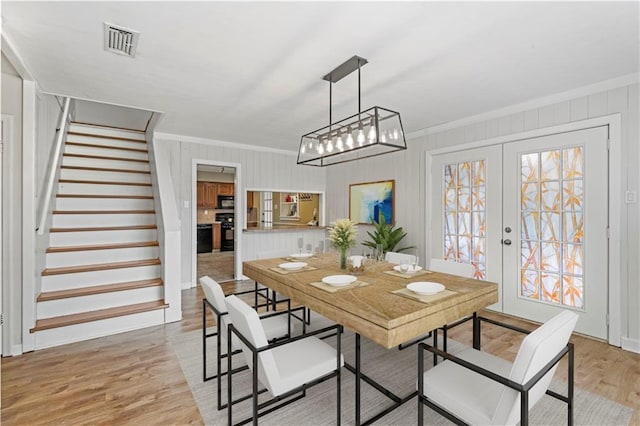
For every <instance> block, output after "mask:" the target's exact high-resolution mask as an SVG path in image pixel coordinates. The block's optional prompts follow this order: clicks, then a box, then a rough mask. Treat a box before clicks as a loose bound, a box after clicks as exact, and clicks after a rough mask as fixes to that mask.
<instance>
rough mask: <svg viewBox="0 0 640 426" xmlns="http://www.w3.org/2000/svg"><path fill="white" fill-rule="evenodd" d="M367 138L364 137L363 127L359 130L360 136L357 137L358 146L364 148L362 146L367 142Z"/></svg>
mask: <svg viewBox="0 0 640 426" xmlns="http://www.w3.org/2000/svg"><path fill="white" fill-rule="evenodd" d="M365 139H366V138H365V137H364V130H362V127H361V128H359V129H358V136H357V137H356V140H357V141H358V145H360V146H362V144H363V143H364V141H365Z"/></svg>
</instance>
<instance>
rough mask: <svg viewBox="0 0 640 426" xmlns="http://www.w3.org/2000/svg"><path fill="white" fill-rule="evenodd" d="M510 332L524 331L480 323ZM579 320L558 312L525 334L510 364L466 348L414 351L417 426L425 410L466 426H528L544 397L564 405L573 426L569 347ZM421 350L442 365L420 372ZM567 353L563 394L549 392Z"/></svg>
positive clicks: (431, 348)
mask: <svg viewBox="0 0 640 426" xmlns="http://www.w3.org/2000/svg"><path fill="white" fill-rule="evenodd" d="M480 321H481V322H482V321H487V322H490V323H492V324H495V325H498V326H502V327H506V328H509V329H511V330H515V331H519V332H523V333H529V332H528V331H527V330H523V329H520V328H518V327H514V326H510V325H507V324H503V323H499V322H497V321H493V320H489V319H487V318H480ZM577 321H578V315H577V314H576V313H574V312H571V311H567V310H565V311H562V312H560V313H559V314H557V315H556V316H555V317H553V318H552V319H550V320H549V321H547V322H546V323H544V324H543V325H542V326H540V327H539V328H538V329H536V330H535V331H533V332H531V333H529V334H528V335H527V336H526V337H525V338H524V339H523V341H522V344H521V345H520V349H519V350H518V354H517V355H516V358H515V361H514V362H513V363H511V362H508V361H506V360H504V359H501V358H498V357H496V356H494V355H491V354H489V353H487V352H481V351H480V350H476V349H471V348H469V349H466V350H464V351H462V352H460V353H458V354H456V355H455V356H454V355H451V354H448V353H446V352H444V351H440V350H438V349H437V348H434V347H432V346H429V345H427V344H425V343H420V346H419V349H418V425H420V426H421V425H422V424H423V422H424V405H427V406H429V407H430V408H432V409H433V410H435V411H437V412H438V413H440V414H441V415H443V416H445V417H447V418H448V419H449V420H451V421H453V422H454V423H458V424H470V425H516V424H518V422H519V423H520V424H521V425H522V426H526V425H527V424H528V419H529V410H530V409H531V408H532V407H533V406H534V405H535V404H536V403H537V402H538V401H539V400H540V398H542V396H543V395H544V394H545V393H546V394H548V395H550V396H552V397H554V398H557V399H559V400H561V401H563V402H565V403H566V404H567V416H568V421H567V423H568V424H569V425H571V424H572V423H573V345H572V344H571V343H569V338H570V337H571V333H572V332H573V330H574V328H575V326H576V323H577ZM425 350H427V351H430V352H433V353H434V354H437V355H440V356H442V357H444V358H445V359H446V360H445V361H444V362H442V363H440V364H438V365H437V366H434V367H432V368H431V369H429V370H427V371H424V355H423V354H424V352H425ZM567 354H568V380H567V395H566V396H565V395H561V394H558V393H556V392H553V391H551V390H549V384H550V383H551V379H552V378H553V375H554V373H555V370H556V368H557V366H558V363H559V362H560V360H561V359H562V358H563V357H564V356H565V355H567Z"/></svg>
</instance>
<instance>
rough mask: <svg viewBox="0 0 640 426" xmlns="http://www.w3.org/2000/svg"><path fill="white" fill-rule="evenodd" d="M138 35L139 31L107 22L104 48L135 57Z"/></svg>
mask: <svg viewBox="0 0 640 426" xmlns="http://www.w3.org/2000/svg"><path fill="white" fill-rule="evenodd" d="M138 36H140V33H139V32H138V31H134V30H130V29H129V28H124V27H118V26H116V25H112V24H109V23H107V22H105V23H104V50H106V51H107V52H113V53H117V54H118V55H124V56H129V57H131V58H134V57H135V56H136V47H137V46H138Z"/></svg>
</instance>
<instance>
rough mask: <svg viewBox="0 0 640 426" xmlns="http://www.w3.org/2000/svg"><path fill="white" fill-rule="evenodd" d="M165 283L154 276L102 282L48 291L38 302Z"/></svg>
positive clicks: (39, 296) (41, 294)
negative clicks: (125, 280)
mask: <svg viewBox="0 0 640 426" xmlns="http://www.w3.org/2000/svg"><path fill="white" fill-rule="evenodd" d="M163 284H164V283H163V282H162V278H154V279H150V280H140V281H128V282H122V283H113V284H102V285H96V286H91V287H82V288H73V289H70V290H58V291H48V292H45V293H40V295H38V299H37V300H38V302H47V301H49V300H59V299H68V298H71V297H81V296H91V295H93V294H103V293H112V292H116V291H124V290H134V289H138V288H146V287H156V286H161V285H163Z"/></svg>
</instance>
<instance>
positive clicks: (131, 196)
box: [56, 194, 153, 200]
mask: <svg viewBox="0 0 640 426" xmlns="http://www.w3.org/2000/svg"><path fill="white" fill-rule="evenodd" d="M56 197H58V198H133V199H137V200H152V199H153V195H116V194H57V195H56Z"/></svg>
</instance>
